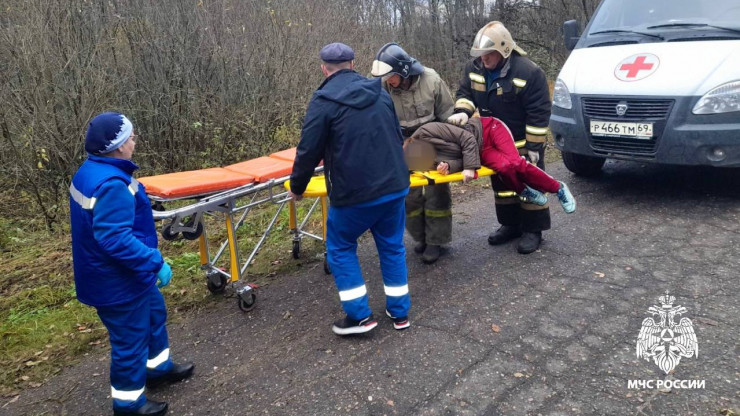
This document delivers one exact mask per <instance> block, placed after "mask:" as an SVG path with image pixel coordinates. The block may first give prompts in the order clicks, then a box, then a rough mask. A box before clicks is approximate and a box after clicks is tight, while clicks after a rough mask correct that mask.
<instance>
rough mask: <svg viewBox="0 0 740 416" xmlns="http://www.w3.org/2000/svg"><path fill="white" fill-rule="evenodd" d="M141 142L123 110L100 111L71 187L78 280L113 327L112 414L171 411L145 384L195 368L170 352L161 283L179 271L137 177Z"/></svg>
mask: <svg viewBox="0 0 740 416" xmlns="http://www.w3.org/2000/svg"><path fill="white" fill-rule="evenodd" d="M135 146H136V136H135V135H134V128H133V125H132V124H131V121H130V120H129V119H128V118H126V116H124V115H122V114H119V113H102V114H99V115H97V116H96V117H95V118H93V119H92V121H91V122H90V125H89V126H88V129H87V135H86V137H85V150H86V151H87V153H88V157H87V160H86V161H85V162H84V163H83V164H82V166H80V169H79V170H78V171H77V173H76V174H75V175H74V177H73V178H72V185H71V186H70V216H71V226H72V257H73V262H74V275H75V286H76V290H77V298H78V299H79V300H80V302H82V303H84V304H87V305H90V306H93V307H95V308H96V309H97V312H98V316H99V317H100V320H101V321H103V324H104V325H105V327H106V328H107V329H108V335H109V337H110V344H111V366H110V382H111V397H112V398H113V414H114V415H164V414H165V413H167V403H164V402H156V401H152V400H147V398H146V396H145V395H144V388H145V385H146V386H150V387H151V386H154V385H158V384H162V383H166V382H175V381H179V380H183V379H186V378H188V377H190V375H191V374H192V373H193V368H194V367H193V365H192V364H174V363H173V362H172V359H171V357H170V346H169V341H168V339H167V327H166V326H165V322H166V320H167V311H166V309H165V304H164V299H163V298H162V294H161V293H160V292H159V288H161V287H163V286H166V285H167V284H168V283H169V282H170V278H171V277H172V271H171V270H170V266H168V265H167V263H165V262H164V260H163V259H162V254H161V253H160V252H159V250H157V233H156V230H155V228H154V220H153V218H152V209H151V206H150V205H149V198H147V196H146V193H145V191H144V186H143V185H141V184H139V182H137V180H136V179H134V177H133V174H134V171H135V170H136V169H138V166H136V165H135V164H134V163H133V162H131V155H132V154H133V152H134V147H135Z"/></svg>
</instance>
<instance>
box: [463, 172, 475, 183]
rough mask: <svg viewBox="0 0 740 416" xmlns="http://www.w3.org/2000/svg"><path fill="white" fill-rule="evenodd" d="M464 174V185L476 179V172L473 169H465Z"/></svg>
mask: <svg viewBox="0 0 740 416" xmlns="http://www.w3.org/2000/svg"><path fill="white" fill-rule="evenodd" d="M462 174H463V183H468V182H470V181H472V180H473V179H475V171H474V170H473V169H464V170H463V171H462Z"/></svg>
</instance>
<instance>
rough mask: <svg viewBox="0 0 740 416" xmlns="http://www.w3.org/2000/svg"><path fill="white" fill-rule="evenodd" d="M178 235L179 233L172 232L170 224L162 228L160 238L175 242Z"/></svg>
mask: <svg viewBox="0 0 740 416" xmlns="http://www.w3.org/2000/svg"><path fill="white" fill-rule="evenodd" d="M178 234H179V233H173V232H172V224H167V225H165V226H164V227H163V228H162V238H164V239H165V240H167V241H174V240H177V238H178V237H179V235H178Z"/></svg>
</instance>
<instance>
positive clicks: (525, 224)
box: [447, 21, 551, 254]
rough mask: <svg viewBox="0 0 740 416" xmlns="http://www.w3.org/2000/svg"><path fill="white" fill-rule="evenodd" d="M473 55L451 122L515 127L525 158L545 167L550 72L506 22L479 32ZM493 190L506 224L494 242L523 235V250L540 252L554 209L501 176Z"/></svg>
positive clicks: (494, 180) (492, 238)
mask: <svg viewBox="0 0 740 416" xmlns="http://www.w3.org/2000/svg"><path fill="white" fill-rule="evenodd" d="M470 55H471V56H472V57H473V59H472V60H471V61H469V62H468V64H467V65H466V66H465V69H464V71H463V75H462V78H461V80H460V86H459V88H458V90H457V94H456V98H457V101H456V102H455V114H454V115H452V116H451V117H450V118H449V119H448V120H447V121H448V122H449V123H452V124H457V125H464V124H465V123H467V121H468V118H469V117H471V116H472V115H473V113H474V112H475V111H476V110H477V111H478V112H479V113H480V115H481V116H482V117H485V116H493V117H496V118H498V119H500V120H501V121H503V122H504V123H505V124H506V125H507V126H508V127H509V129H510V130H511V133H512V135H513V136H514V141H515V142H517V144H518V145H519V144H522V143H523V144H524V146H523V147H520V149H519V152H520V154H521V155H522V156H525V157H526V158H527V159H528V160H529V161H530V162H531V163H533V164H535V165H537V166H538V167H540V168H541V169H544V168H545V163H544V155H545V141H546V140H547V131H548V124H549V121H550V109H551V101H550V90H549V88H548V85H547V80H546V78H545V73H544V71H542V69H541V68H540V67H538V66H537V65H536V64H535V63H534V62H532V61H531V60H530V59H529V58H527V57H526V55H527V54H526V52H524V51H523V50H522V49H521V48H520V47H518V46H517V45H516V42H514V39H513V38H512V37H511V34H510V33H509V31H508V30H507V29H506V27H504V25H503V24H502V23H501V22H496V21H494V22H489V23H488V24H486V25H485V26H483V28H481V29H480V30H479V31H478V34H477V35H476V36H475V40H474V41H473V47H472V48H471V49H470ZM517 147H519V146H517ZM491 186H492V187H493V191H494V195H495V202H496V217H497V219H498V222H499V223H500V224H501V226H500V227H499V228H498V229H497V230H496V231H494V232H493V233H491V234H490V235H489V236H488V243H489V244H491V245H499V244H503V243H506V242H507V241H510V240H513V239H515V238H517V237H520V236H521V239H520V240H519V244H518V246H517V251H519V253H522V254H528V253H532V252H534V251H536V250H537V249H538V248H539V246H540V243H541V242H542V231H544V230H549V229H550V208H549V206H548V205H544V206H539V205H536V204H532V203H530V201H527V200H526V198H524V199H523V198H520V196H519V195H517V194H516V192H514V191H513V190H511V189H508V188H507V187H506V186H505V185H504V184H503V182H501V181H500V180H498V179H497V178H496V176H495V175H494V176H492V177H491Z"/></svg>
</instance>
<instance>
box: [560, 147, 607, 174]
mask: <svg viewBox="0 0 740 416" xmlns="http://www.w3.org/2000/svg"><path fill="white" fill-rule="evenodd" d="M562 155H563V163H564V164H565V167H566V168H568V170H569V171H571V172H573V173H575V174H576V175H579V176H596V175H598V174H600V173H601V167H602V166H604V162H606V159H605V158H603V157H594V156H586V155H579V154H575V153H571V152H562Z"/></svg>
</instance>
